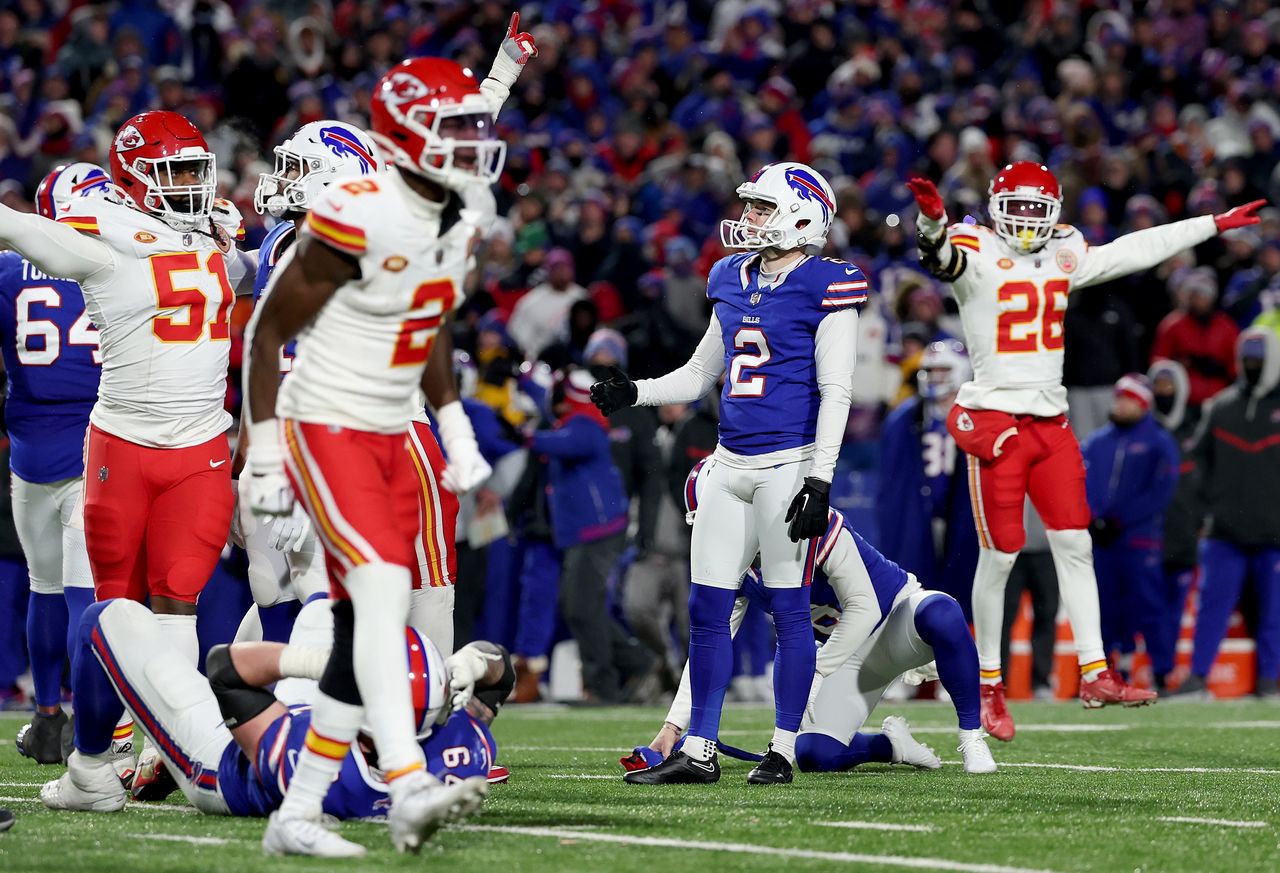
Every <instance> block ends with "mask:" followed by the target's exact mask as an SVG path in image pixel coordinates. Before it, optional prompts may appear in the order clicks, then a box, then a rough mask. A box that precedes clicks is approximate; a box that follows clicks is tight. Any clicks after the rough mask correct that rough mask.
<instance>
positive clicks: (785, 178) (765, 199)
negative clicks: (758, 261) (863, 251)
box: [720, 161, 836, 251]
mask: <svg viewBox="0 0 1280 873" xmlns="http://www.w3.org/2000/svg"><path fill="white" fill-rule="evenodd" d="M738 198H739V199H740V200H742V201H744V202H745V203H746V204H747V205H746V206H744V207H743V209H742V218H740V219H738V220H737V221H733V220H732V219H725V220H724V221H722V222H720V242H721V243H723V244H724V246H725V248H730V249H747V250H748V251H759V250H761V249H781V250H783V251H789V250H791V249H798V248H803V247H804V246H820V245H822V244H824V243H825V242H826V241H827V231H828V230H830V228H831V219H832V218H833V217H834V216H835V211H836V195H835V192H833V191H832V190H831V185H829V184H828V183H827V180H826V179H824V178H822V174H821V173H819V172H818V171H817V170H815V169H813V167H810V166H808V165H806V164H798V163H796V162H794V161H781V162H779V163H776V164H766V165H765V166H763V167H761V168H760V171H759V172H758V173H756V174H755V175H754V176H752V177H751V178H750V179H749V180H748V181H746V182H743V183H742V184H741V185H739V186H738ZM752 203H765V204H768V205H769V206H772V207H773V213H772V214H771V215H770V216H769V217H768V218H767V219H765V221H764V223H763V224H761V225H759V226H756V225H753V224H748V223H747V220H746V219H747V213H748V212H750V211H751V204H752Z"/></svg>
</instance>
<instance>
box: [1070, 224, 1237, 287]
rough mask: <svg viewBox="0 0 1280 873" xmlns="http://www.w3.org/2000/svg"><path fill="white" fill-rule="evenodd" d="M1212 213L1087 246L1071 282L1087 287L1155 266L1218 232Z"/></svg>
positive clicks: (1076, 285) (1075, 285)
mask: <svg viewBox="0 0 1280 873" xmlns="http://www.w3.org/2000/svg"><path fill="white" fill-rule="evenodd" d="M1217 233H1218V225H1217V224H1216V223H1215V222H1214V220H1213V216H1212V215H1201V216H1198V217H1196V218H1188V219H1186V220H1185V221H1177V222H1174V223H1173V224H1166V225H1163V226H1161V227H1149V228H1147V229H1146V230H1139V231H1135V232H1134V233H1127V234H1125V235H1124V236H1122V237H1120V238H1119V239H1117V240H1116V241H1115V242H1111V243H1107V244H1106V245H1105V246H1098V247H1097V248H1090V249H1086V250H1085V254H1084V257H1083V258H1081V259H1080V261H1081V262H1080V269H1079V270H1077V271H1076V274H1075V278H1074V279H1073V281H1072V284H1073V285H1074V287H1076V288H1088V287H1089V286H1090V285H1099V284H1101V283H1103V282H1109V281H1111V280H1112V279H1116V278H1119V277H1120V276H1127V275H1129V274H1130V273H1137V272H1139V271H1140V270H1147V269H1150V268H1151V267H1154V266H1155V265H1156V264H1158V263H1160V262H1161V261H1163V260H1165V259H1167V258H1169V257H1171V256H1173V255H1176V254H1177V253H1178V252H1180V251H1182V250H1184V249H1189V248H1191V247H1192V246H1198V245H1200V243H1202V242H1204V241H1205V240H1207V239H1209V238H1211V237H1213V236H1216V235H1217Z"/></svg>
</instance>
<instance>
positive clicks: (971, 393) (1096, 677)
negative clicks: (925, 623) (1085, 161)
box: [907, 161, 1266, 740]
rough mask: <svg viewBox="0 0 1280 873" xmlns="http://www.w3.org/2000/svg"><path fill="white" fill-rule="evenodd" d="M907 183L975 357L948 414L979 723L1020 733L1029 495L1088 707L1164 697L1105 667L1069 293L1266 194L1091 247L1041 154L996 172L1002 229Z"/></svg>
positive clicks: (998, 733)
mask: <svg viewBox="0 0 1280 873" xmlns="http://www.w3.org/2000/svg"><path fill="white" fill-rule="evenodd" d="M907 185H908V187H909V188H910V189H911V192H912V194H914V195H915V199H916V203H917V204H918V206H919V208H920V213H919V215H918V216H917V219H916V228H917V230H918V235H919V243H920V262H921V264H922V265H924V266H925V267H926V268H927V269H928V270H929V271H930V272H931V273H933V275H935V276H937V277H938V278H939V279H942V280H943V281H945V282H950V283H951V285H952V288H953V289H954V291H955V296H956V300H957V301H958V302H959V304H960V318H961V320H962V321H963V323H964V334H965V343H966V345H967V346H968V348H969V356H970V358H971V359H972V361H973V380H972V381H970V382H967V383H965V384H964V385H963V386H962V387H961V388H960V392H959V394H958V395H957V397H956V405H955V406H954V407H953V408H952V410H951V415H950V418H949V420H948V425H949V427H950V430H951V434H952V436H954V437H955V440H956V445H958V446H959V447H960V448H961V449H963V450H964V451H965V453H966V454H967V455H968V456H969V483H970V491H971V495H970V496H971V499H972V502H973V514H974V520H975V522H976V523H977V529H978V540H979V545H980V546H981V548H980V550H979V556H978V568H977V571H976V573H975V576H974V581H973V624H974V633H975V635H976V636H977V642H978V656H979V663H980V665H981V671H982V724H983V726H984V727H985V728H986V729H987V730H988V731H989V732H990V733H991V735H992V736H994V737H996V738H997V739H1000V740H1011V739H1013V734H1014V725H1013V718H1012V716H1010V715H1009V711H1008V709H1007V708H1006V707H1005V700H1004V684H1003V682H1002V681H1001V669H1000V666H1001V665H1000V632H1001V628H1002V622H1003V620H1004V589H1005V584H1006V582H1007V581H1008V579H1009V573H1010V571H1011V570H1012V569H1013V564H1014V561H1015V560H1017V557H1018V553H1019V552H1020V551H1021V550H1022V546H1023V544H1024V542H1025V540H1026V535H1025V531H1024V530H1023V528H1022V512H1023V498H1024V496H1027V495H1029V496H1030V498H1031V502H1032V504H1033V505H1034V506H1035V508H1036V511H1037V512H1038V513H1039V514H1040V518H1041V519H1042V520H1043V521H1044V525H1045V528H1046V531H1047V535H1048V538H1049V549H1050V551H1051V552H1052V553H1053V564H1054V569H1055V570H1056V571H1057V574H1058V587H1059V589H1060V590H1061V593H1062V605H1063V607H1064V608H1065V609H1066V611H1067V618H1068V619H1070V621H1071V631H1072V634H1073V636H1074V638H1075V645H1076V656H1077V658H1078V660H1079V662H1080V677H1081V681H1080V699H1081V701H1083V702H1084V705H1085V706H1086V707H1099V706H1104V705H1106V704H1108V703H1122V704H1124V705H1125V706H1141V705H1143V704H1147V703H1151V702H1153V701H1154V700H1155V697H1156V695H1155V694H1154V693H1153V692H1150V691H1143V690H1140V689H1137V688H1132V687H1130V686H1129V685H1127V684H1126V683H1125V681H1124V679H1123V678H1122V677H1121V676H1120V674H1119V673H1117V672H1115V671H1114V670H1111V669H1109V668H1108V666H1107V661H1106V653H1105V652H1104V651H1103V646H1102V631H1101V625H1100V612H1099V608H1098V583H1097V580H1096V579H1095V577H1094V571H1093V543H1092V540H1091V539H1090V537H1089V530H1088V528H1089V522H1090V516H1089V504H1088V501H1087V500H1086V498H1085V487H1084V482H1085V472H1084V462H1083V460H1082V459H1081V456H1080V447H1079V445H1078V444H1077V442H1076V438H1075V436H1074V435H1073V434H1072V432H1071V428H1070V427H1069V425H1068V423H1067V418H1066V413H1067V390H1066V388H1064V387H1063V385H1062V362H1063V348H1064V345H1065V343H1064V336H1063V332H1062V320H1063V316H1064V315H1065V313H1066V308H1067V297H1068V295H1069V294H1070V293H1071V292H1072V290H1074V289H1080V288H1087V287H1089V286H1090V285H1098V284H1101V283H1103V282H1109V281H1111V280H1112V279H1118V278H1120V277H1121V276H1127V275H1129V274H1130V273H1136V272H1138V271H1140V270H1145V269H1148V268H1150V267H1154V266H1155V265H1156V264H1158V263H1160V262H1161V261H1163V260H1165V259H1166V258H1168V257H1170V256H1172V255H1174V254H1176V253H1177V252H1179V251H1182V250H1183V249H1187V248H1190V247H1192V246H1196V245H1199V244H1200V243H1202V242H1204V241H1205V240H1207V239H1209V238H1210V237H1212V236H1214V235H1216V234H1218V233H1221V232H1223V231H1225V230H1229V229H1231V228H1235V227H1244V226H1247V225H1251V224H1257V223H1258V221H1259V219H1258V217H1257V216H1256V215H1254V213H1255V212H1257V210H1258V209H1260V208H1261V207H1262V206H1263V205H1264V204H1265V202H1266V201H1264V200H1256V201H1254V202H1252V203H1249V204H1246V205H1244V206H1238V207H1236V208H1235V209H1232V210H1230V211H1229V212H1225V213H1223V214H1222V215H1216V216H1214V215H1202V216H1198V217H1196V218H1189V219H1187V220H1185V221H1179V222H1176V223H1174V224H1170V225H1166V226H1164V227H1153V228H1149V229H1147V230H1140V231H1137V232H1136V233H1131V234H1126V235H1125V236H1122V237H1120V238H1119V239H1117V240H1115V241H1114V242H1111V243H1108V244H1107V245H1103V246H1095V247H1093V248H1090V247H1089V246H1088V245H1087V244H1086V243H1085V240H1084V237H1083V236H1082V235H1081V233H1080V231H1079V230H1077V229H1076V228H1074V227H1072V226H1070V225H1065V224H1058V223H1057V222H1058V215H1059V213H1060V211H1061V209H1062V194H1061V192H1060V190H1059V187H1058V180H1057V179H1055V178H1054V176H1053V174H1052V173H1051V172H1049V170H1048V168H1046V167H1044V166H1041V165H1039V164H1036V163H1033V162H1030V161H1019V162H1017V163H1013V164H1009V165H1008V166H1006V167H1005V168H1004V169H1003V170H1001V171H1000V172H999V173H998V174H997V175H996V178H995V179H993V180H992V182H991V191H990V195H991V199H990V202H989V204H988V207H987V208H988V212H989V213H990V215H991V221H992V224H993V227H992V228H986V227H982V226H980V225H973V224H963V223H962V224H954V225H951V226H949V227H948V225H947V213H946V209H945V208H944V204H943V202H942V197H941V196H940V195H939V194H938V190H937V188H935V187H934V184H933V183H932V182H930V181H929V180H928V179H922V178H914V179H912V180H911V181H910V182H908V183H907Z"/></svg>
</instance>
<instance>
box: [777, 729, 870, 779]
mask: <svg viewBox="0 0 1280 873" xmlns="http://www.w3.org/2000/svg"><path fill="white" fill-rule="evenodd" d="M872 763H880V764H891V763H893V744H892V743H891V742H889V738H888V737H886V736H885V735H884V734H854V735H853V739H852V740H850V741H849V743H848V744H845V743H842V742H840V741H839V740H837V739H836V738H835V737H829V736H827V735H826V734H803V735H801V736H800V737H799V738H797V740H796V766H797V767H799V768H800V771H801V772H803V773H836V772H839V771H841V770H848V769H851V768H853V767H857V766H858V765H859V764H872Z"/></svg>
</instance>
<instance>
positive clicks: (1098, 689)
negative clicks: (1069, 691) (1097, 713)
mask: <svg viewBox="0 0 1280 873" xmlns="http://www.w3.org/2000/svg"><path fill="white" fill-rule="evenodd" d="M1080 702H1081V703H1082V704H1084V708H1085V709H1098V708H1099V707H1103V706H1106V705H1107V704H1108V703H1121V704H1124V705H1125V706H1146V705H1147V704H1150V703H1155V702H1156V693H1155V692H1154V691H1144V690H1142V689H1141V688H1134V687H1133V686H1132V685H1129V684H1128V683H1126V682H1125V681H1124V679H1123V678H1122V677H1121V676H1120V674H1119V673H1117V672H1116V671H1115V670H1110V669H1108V670H1103V671H1102V672H1101V673H1099V674H1098V678H1097V679H1094V680H1093V681H1092V682H1081V683H1080Z"/></svg>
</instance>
